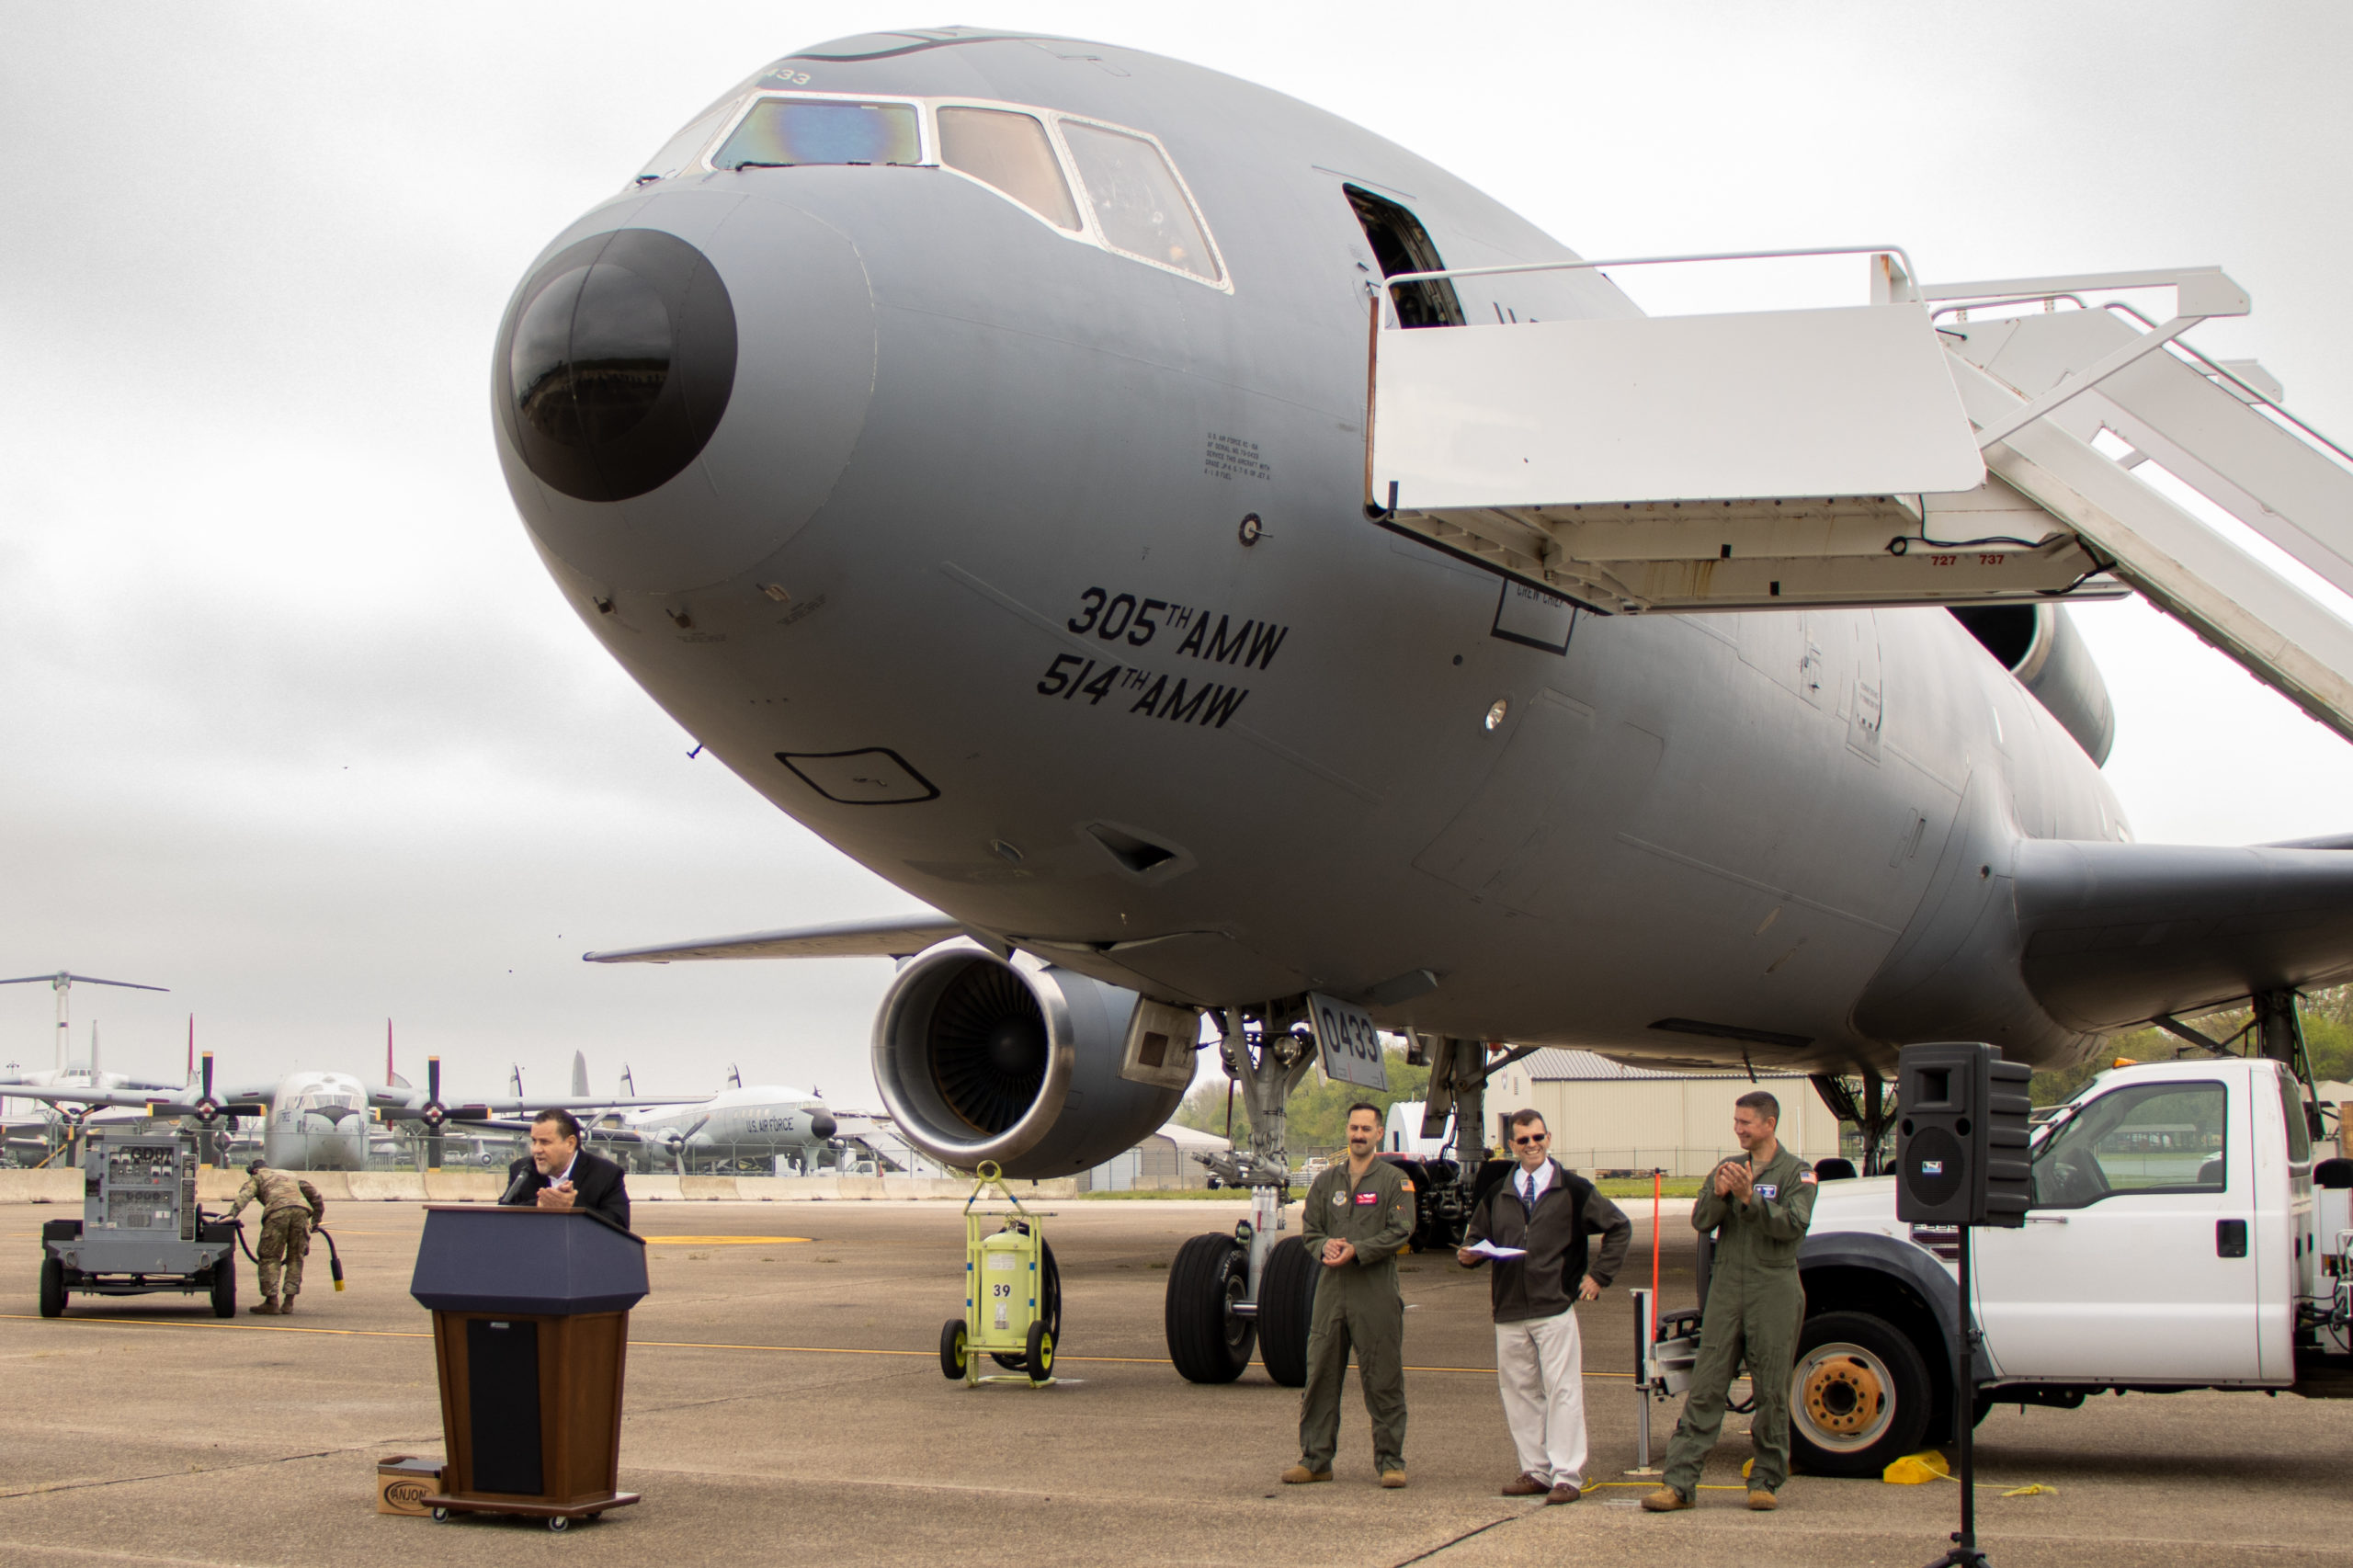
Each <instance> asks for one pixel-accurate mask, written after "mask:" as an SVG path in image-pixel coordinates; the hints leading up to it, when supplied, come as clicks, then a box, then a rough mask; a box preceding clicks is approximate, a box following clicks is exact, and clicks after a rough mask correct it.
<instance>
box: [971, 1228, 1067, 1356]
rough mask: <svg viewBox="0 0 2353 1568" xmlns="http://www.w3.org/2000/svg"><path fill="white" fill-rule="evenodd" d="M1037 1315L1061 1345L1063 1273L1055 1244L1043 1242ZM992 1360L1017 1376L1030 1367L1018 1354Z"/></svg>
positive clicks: (999, 1352) (994, 1353) (998, 1353)
mask: <svg viewBox="0 0 2353 1568" xmlns="http://www.w3.org/2000/svg"><path fill="white" fill-rule="evenodd" d="M1038 1251H1039V1255H1040V1256H1039V1260H1038V1261H1039V1265H1040V1267H1039V1269H1038V1273H1039V1276H1040V1278H1039V1280H1038V1315H1039V1317H1040V1318H1041V1319H1042V1320H1043V1321H1044V1323H1045V1324H1046V1332H1047V1333H1048V1334H1051V1335H1053V1336H1054V1340H1055V1343H1057V1344H1060V1343H1061V1341H1062V1337H1063V1270H1062V1266H1061V1265H1060V1264H1058V1263H1056V1262H1055V1261H1054V1244H1052V1243H1051V1242H1040V1243H1039V1244H1038ZM989 1359H990V1360H992V1361H995V1363H996V1364H997V1365H998V1366H1000V1367H1003V1368H1004V1369H1006V1371H1008V1372H1018V1371H1020V1370H1022V1369H1024V1368H1026V1367H1028V1366H1029V1357H1028V1356H1026V1355H1023V1354H1021V1353H1020V1352H1018V1351H1010V1352H1008V1351H1003V1350H992V1351H990V1352H989Z"/></svg>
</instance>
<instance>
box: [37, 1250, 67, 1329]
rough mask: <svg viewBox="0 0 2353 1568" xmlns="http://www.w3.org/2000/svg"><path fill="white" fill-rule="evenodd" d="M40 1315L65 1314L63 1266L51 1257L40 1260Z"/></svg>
mask: <svg viewBox="0 0 2353 1568" xmlns="http://www.w3.org/2000/svg"><path fill="white" fill-rule="evenodd" d="M40 1315H41V1316H43V1317H45V1318H54V1317H63V1316H64V1315H65V1266H64V1265H63V1264H62V1263H60V1262H58V1261H57V1259H55V1258H53V1257H45V1258H42V1259H41V1260H40Z"/></svg>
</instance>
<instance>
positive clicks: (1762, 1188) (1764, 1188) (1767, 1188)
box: [1756, 1181, 1781, 1203]
mask: <svg viewBox="0 0 2353 1568" xmlns="http://www.w3.org/2000/svg"><path fill="white" fill-rule="evenodd" d="M1756 1196H1757V1197H1759V1198H1761V1199H1764V1200H1765V1201H1766V1202H1768V1203H1770V1202H1772V1201H1773V1199H1776V1198H1779V1197H1780V1196H1781V1188H1780V1184H1779V1183H1778V1182H1770V1181H1760V1182H1758V1183H1757V1184H1756Z"/></svg>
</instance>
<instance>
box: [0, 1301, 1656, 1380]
mask: <svg viewBox="0 0 2353 1568" xmlns="http://www.w3.org/2000/svg"><path fill="white" fill-rule="evenodd" d="M0 1323H65V1324H109V1325H113V1326H117V1327H122V1328H193V1329H210V1330H216V1331H218V1330H231V1331H234V1332H237V1333H242V1334H323V1335H343V1336H345V1337H347V1338H352V1339H430V1338H432V1337H433V1335H432V1333H431V1332H430V1331H429V1330H424V1329H414V1328H296V1327H294V1326H292V1325H291V1324H278V1323H230V1322H227V1321H225V1320H223V1319H219V1318H212V1319H202V1320H198V1319H188V1318H94V1317H68V1318H39V1317H35V1316H33V1315H32V1314H31V1313H29V1312H0ZM630 1346H631V1348H632V1349H637V1348H644V1349H649V1350H762V1351H767V1353H769V1354H771V1355H778V1356H915V1357H920V1358H926V1359H929V1360H938V1358H939V1352H938V1351H937V1350H878V1349H869V1348H864V1347H861V1346H846V1345H733V1344H729V1343H727V1342H725V1341H722V1340H709V1339H639V1338H637V1337H636V1336H634V1335H631V1338H630ZM1054 1359H1055V1360H1057V1361H1084V1362H1086V1363H1088V1364H1090V1365H1093V1366H1098V1367H1165V1366H1168V1365H1170V1364H1171V1363H1170V1361H1169V1359H1168V1358H1167V1357H1165V1356H1056V1357H1055V1358H1054ZM1405 1370H1407V1371H1409V1372H1472V1373H1476V1374H1477V1375H1478V1376H1480V1377H1486V1378H1491V1377H1494V1376H1495V1369H1494V1368H1493V1367H1408V1368H1406V1369H1405ZM1632 1376H1633V1374H1632V1373H1631V1372H1587V1373H1586V1377H1588V1378H1631V1377H1632Z"/></svg>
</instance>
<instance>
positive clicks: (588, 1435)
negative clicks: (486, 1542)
mask: <svg viewBox="0 0 2353 1568" xmlns="http://www.w3.org/2000/svg"><path fill="white" fill-rule="evenodd" d="M645 1290H646V1279H645V1243H644V1242H643V1241H642V1240H641V1239H639V1238H638V1237H637V1236H634V1235H632V1234H631V1233H629V1232H627V1231H624V1230H622V1229H620V1227H619V1226H617V1225H614V1224H612V1223H610V1222H609V1221H606V1220H604V1219H603V1218H601V1217H600V1216H597V1215H595V1214H591V1213H589V1212H587V1211H586V1210H568V1209H536V1208H533V1209H522V1208H512V1209H510V1208H503V1207H485V1206H483V1205H482V1204H475V1203H464V1204H460V1203H433V1204H427V1205H426V1214H425V1236H424V1239H423V1240H422V1241H421V1242H420V1243H418V1244H417V1249H416V1272H415V1275H414V1276H413V1277H412V1278H411V1279H410V1281H409V1294H410V1295H412V1296H414V1297H415V1298H416V1300H417V1301H418V1303H419V1304H421V1305H423V1306H426V1307H428V1308H430V1309H431V1310H432V1312H433V1356H434V1361H435V1364H436V1365H437V1367H438V1369H439V1372H440V1379H441V1437H442V1440H443V1442H444V1444H445V1445H446V1446H447V1451H448V1454H449V1465H448V1468H447V1470H446V1471H444V1472H443V1475H442V1480H441V1490H440V1491H439V1492H438V1493H434V1494H429V1495H427V1496H426V1497H425V1498H424V1499H423V1502H424V1503H425V1505H426V1506H428V1507H430V1508H431V1509H432V1510H433V1517H435V1518H437V1519H442V1518H447V1517H449V1515H451V1514H453V1513H475V1514H522V1515H526V1516H529V1517H533V1518H543V1519H545V1520H547V1522H548V1528H550V1529H551V1530H560V1529H563V1528H566V1527H567V1526H569V1525H570V1523H571V1522H572V1521H573V1520H574V1519H577V1518H589V1519H593V1518H595V1517H597V1515H598V1514H601V1513H603V1512H604V1511H605V1510H606V1509H607V1508H618V1507H620V1506H623V1505H625V1504H629V1503H634V1502H636V1501H637V1494H635V1493H633V1492H617V1491H615V1490H614V1489H613V1483H614V1482H615V1481H616V1480H618V1479H619V1476H620V1446H621V1380H622V1376H623V1374H624V1372H625V1371H626V1369H627V1362H628V1358H629V1310H630V1308H631V1307H633V1306H635V1305H636V1304H637V1303H638V1302H639V1301H642V1300H643V1299H644V1296H645Z"/></svg>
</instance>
